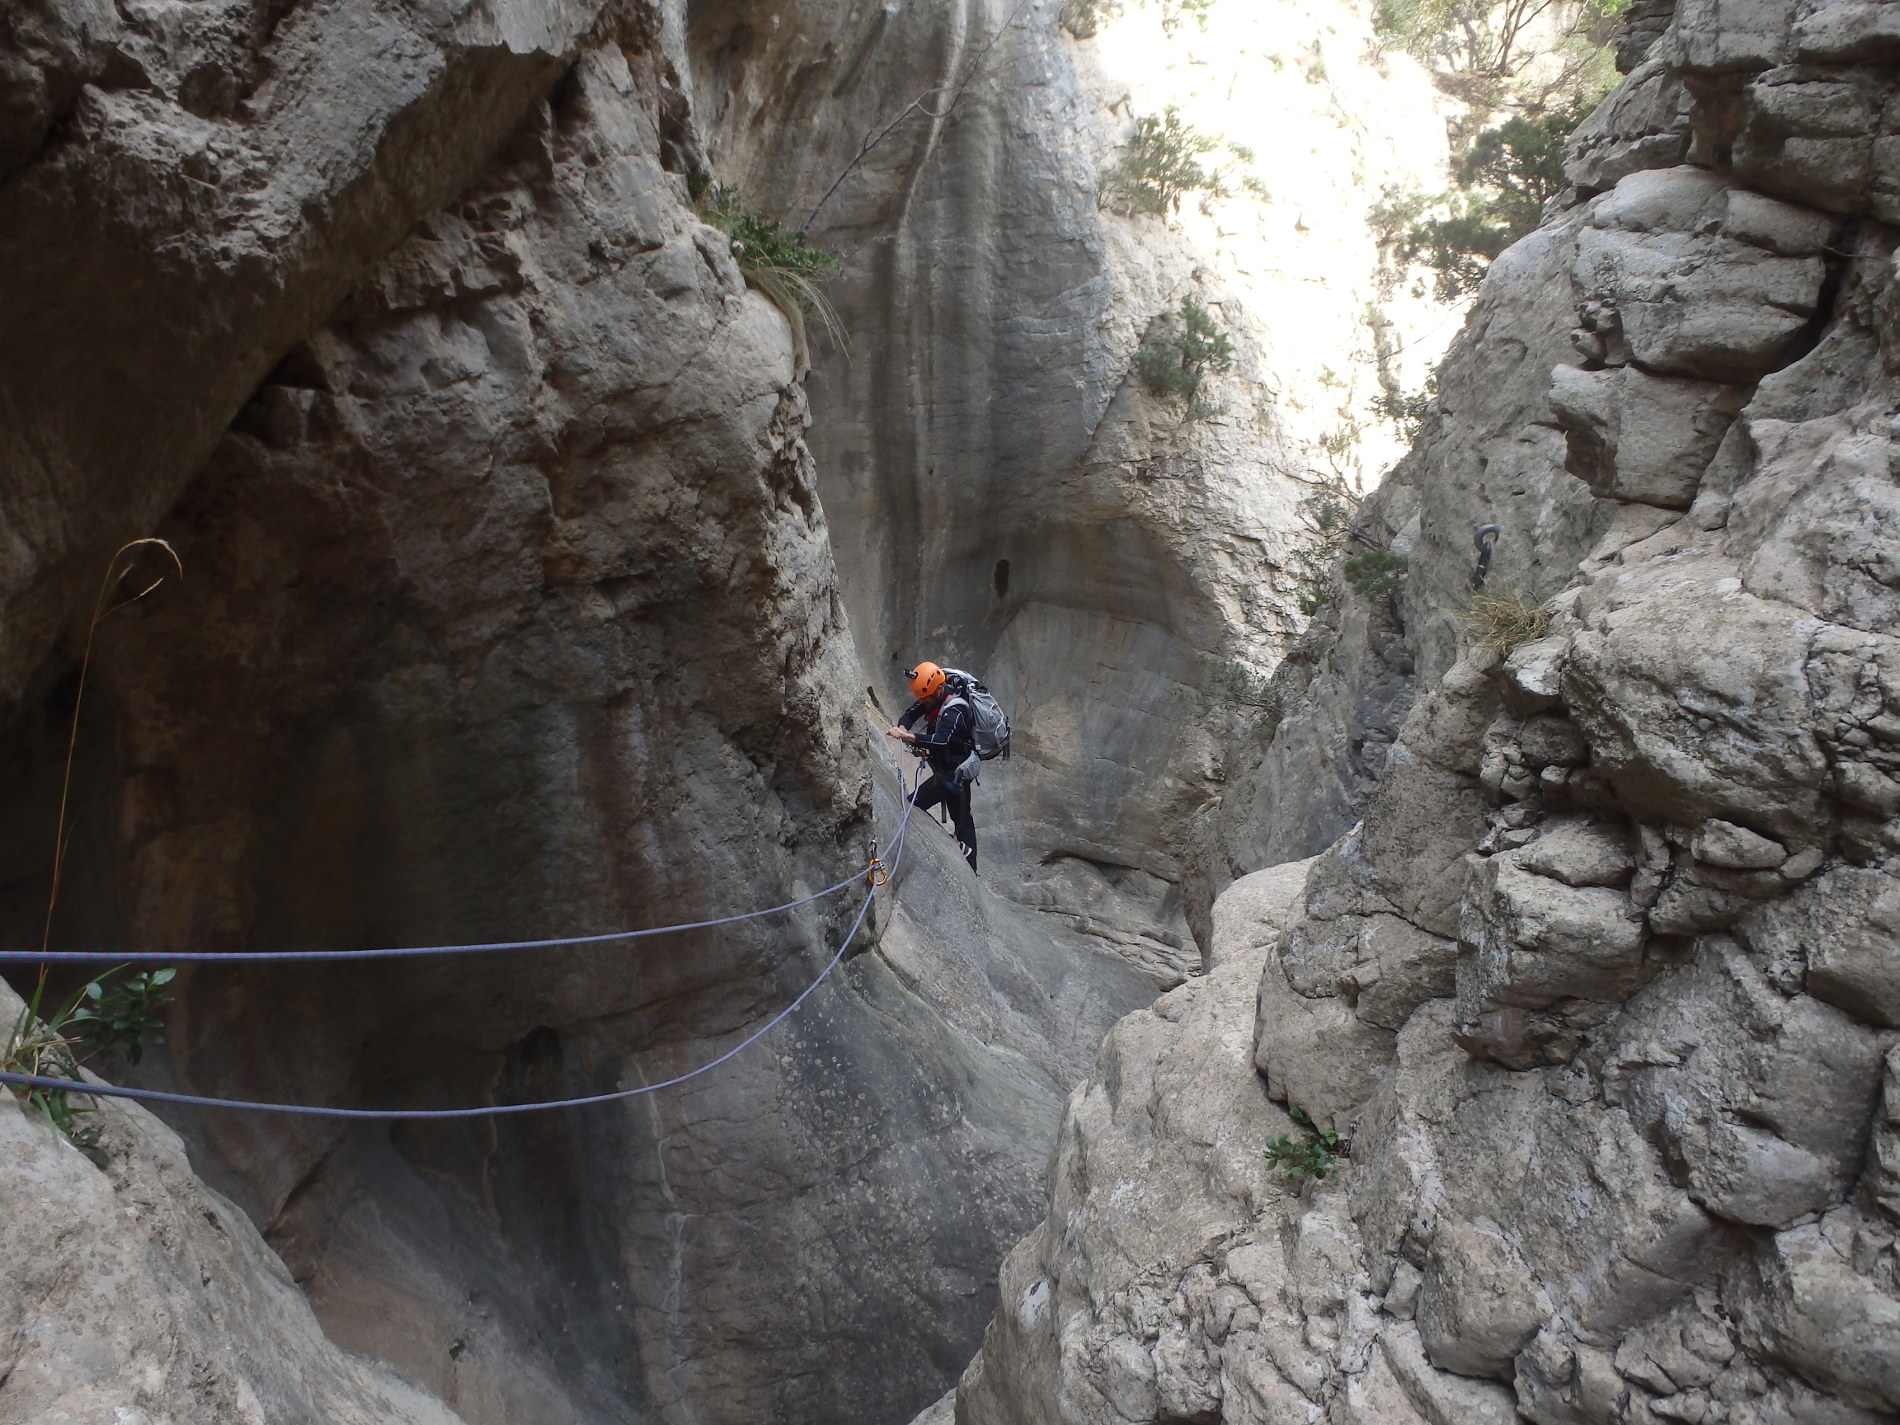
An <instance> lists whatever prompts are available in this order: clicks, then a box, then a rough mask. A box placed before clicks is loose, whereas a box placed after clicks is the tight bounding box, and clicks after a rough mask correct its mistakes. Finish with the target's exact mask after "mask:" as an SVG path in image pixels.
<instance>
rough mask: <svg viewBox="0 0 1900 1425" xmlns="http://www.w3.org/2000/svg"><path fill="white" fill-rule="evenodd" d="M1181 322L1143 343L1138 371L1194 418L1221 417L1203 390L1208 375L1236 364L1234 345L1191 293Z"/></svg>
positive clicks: (1183, 302) (1184, 303) (1183, 303)
mask: <svg viewBox="0 0 1900 1425" xmlns="http://www.w3.org/2000/svg"><path fill="white" fill-rule="evenodd" d="M1179 319H1180V329H1179V330H1178V331H1176V332H1171V333H1169V334H1167V335H1163V336H1155V337H1150V338H1149V339H1148V340H1147V341H1145V342H1143V343H1142V346H1141V350H1139V351H1137V352H1136V353H1135V372H1136V374H1137V375H1139V376H1140V377H1141V380H1142V384H1143V385H1145V386H1146V387H1147V388H1148V389H1149V390H1150V391H1152V392H1154V393H1155V394H1156V395H1157V396H1179V397H1180V398H1181V399H1183V400H1185V401H1186V402H1187V403H1188V410H1189V413H1190V414H1191V415H1193V416H1195V417H1197V418H1203V417H1207V416H1212V415H1218V414H1219V413H1220V409H1221V408H1220V407H1218V406H1213V405H1210V404H1208V403H1207V402H1206V401H1204V400H1202V399H1201V389H1202V386H1203V384H1204V383H1205V382H1206V380H1207V376H1208V373H1209V372H1215V371H1225V370H1227V369H1228V368H1229V367H1231V366H1232V365H1233V364H1234V343H1233V341H1232V340H1231V339H1230V338H1229V337H1228V335H1227V333H1226V332H1224V331H1222V330H1221V327H1220V323H1219V322H1217V321H1216V320H1215V319H1214V314H1213V313H1212V312H1210V311H1208V310H1207V308H1206V307H1203V306H1202V305H1201V304H1200V303H1199V302H1198V301H1196V300H1195V299H1194V297H1193V295H1192V294H1191V293H1190V294H1189V295H1188V296H1186V297H1183V298H1182V299H1181V308H1180V312H1179Z"/></svg>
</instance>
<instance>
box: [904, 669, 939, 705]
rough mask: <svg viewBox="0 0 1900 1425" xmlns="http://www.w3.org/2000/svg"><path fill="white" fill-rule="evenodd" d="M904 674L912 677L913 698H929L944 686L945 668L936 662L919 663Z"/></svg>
mask: <svg viewBox="0 0 1900 1425" xmlns="http://www.w3.org/2000/svg"><path fill="white" fill-rule="evenodd" d="M904 676H905V677H906V678H908V679H910V695H911V696H912V697H913V698H928V697H930V696H932V695H933V694H935V693H936V692H937V691H938V690H939V689H940V688H942V687H943V669H941V668H939V667H938V666H937V665H936V664H935V663H919V664H918V665H917V666H916V667H915V668H913V669H911V670H910V671H909V672H908V673H906V674H905V675H904Z"/></svg>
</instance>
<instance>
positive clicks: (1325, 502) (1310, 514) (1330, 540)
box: [1293, 480, 1359, 618]
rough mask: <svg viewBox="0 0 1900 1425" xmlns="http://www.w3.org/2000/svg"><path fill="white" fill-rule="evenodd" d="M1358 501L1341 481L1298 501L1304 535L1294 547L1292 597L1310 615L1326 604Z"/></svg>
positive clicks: (1335, 481) (1334, 481) (1304, 612)
mask: <svg viewBox="0 0 1900 1425" xmlns="http://www.w3.org/2000/svg"><path fill="white" fill-rule="evenodd" d="M1358 507H1359V502H1358V500H1356V499H1355V498H1354V497H1353V495H1352V494H1351V492H1350V491H1348V490H1347V489H1346V486H1345V484H1344V482H1343V481H1340V480H1332V481H1329V482H1327V483H1326V484H1324V485H1321V486H1320V487H1319V488H1318V489H1317V490H1315V491H1314V492H1313V493H1312V494H1310V495H1308V496H1306V498H1305V499H1303V500H1301V501H1300V505H1299V514H1300V522H1301V523H1302V524H1303V525H1304V526H1305V529H1304V530H1303V534H1304V536H1305V537H1304V538H1303V539H1301V540H1300V542H1299V543H1298V544H1297V545H1296V546H1295V547H1294V551H1293V579H1294V599H1295V602H1296V603H1297V604H1298V605H1299V609H1300V612H1301V613H1303V614H1305V615H1306V616H1307V617H1309V618H1311V617H1312V616H1313V615H1314V614H1316V613H1318V612H1319V611H1320V610H1321V609H1322V608H1324V607H1325V606H1326V601H1327V599H1328V598H1329V597H1330V594H1331V589H1332V582H1333V566H1334V565H1335V564H1337V563H1338V561H1339V552H1340V549H1341V548H1342V547H1343V545H1344V544H1345V540H1346V531H1347V530H1348V529H1349V528H1351V526H1352V517H1353V513H1354V512H1355V511H1356V510H1357V509H1358Z"/></svg>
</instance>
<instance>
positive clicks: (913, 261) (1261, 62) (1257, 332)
mask: <svg viewBox="0 0 1900 1425" xmlns="http://www.w3.org/2000/svg"><path fill="white" fill-rule="evenodd" d="M1110 8H1111V7H1094V6H1076V5H1059V4H1055V3H1052V0H1042V3H1030V4H1016V3H1010V0H957V3H953V4H947V5H914V4H913V5H897V6H891V5H883V4H870V3H858V4H851V5H840V6H835V7H821V6H807V7H800V8H798V9H796V10H790V11H784V12H775V13H774V14H773V15H772V17H771V19H770V21H769V22H768V21H766V20H765V19H763V18H762V17H761V15H760V14H759V12H758V11H757V9H756V7H754V6H752V5H748V4H734V3H729V2H728V3H699V4H695V5H692V6H690V7H689V23H688V24H687V26H686V28H685V33H686V34H687V36H688V39H689V41H690V53H689V54H688V55H687V56H685V57H684V58H683V59H682V61H681V67H682V69H683V70H684V71H686V72H687V73H688V75H689V76H690V78H691V80H692V82H693V84H694V85H695V86H696V88H695V92H696V94H697V95H698V96H699V97H698V98H697V99H696V104H695V107H696V110H697V111H698V112H699V113H700V114H701V115H702V122H703V128H704V131H705V134H706V151H707V154H708V158H709V161H710V163H711V166H712V168H713V170H714V172H715V174H716V176H717V177H719V178H720V179H722V180H725V181H731V182H734V183H737V184H738V185H739V186H740V187H741V188H742V190H743V191H744V192H746V193H748V194H753V195H756V196H757V197H758V199H759V200H760V201H761V202H762V203H763V205H764V206H765V207H766V208H767V209H768V210H770V211H773V212H785V213H789V214H792V215H794V217H795V219H796V220H797V221H800V222H803V221H805V216H804V215H807V214H809V215H811V216H812V230H813V233H814V234H815V236H816V238H817V239H818V240H819V241H821V242H822V243H823V244H824V245H826V246H828V247H831V248H833V249H835V250H837V251H839V252H841V253H843V254H844V255H845V259H846V261H845V267H844V270H843V273H842V275H841V277H840V278H839V280H838V281H837V282H836V283H835V284H834V285H833V287H832V288H831V291H832V293H833V295H834V297H835V298H836V300H837V303H838V310H839V312H840V314H841V316H842V318H843V323H844V326H845V328H846V330H847V331H848V332H849V333H850V334H851V338H850V344H849V346H848V348H846V349H842V350H841V349H838V348H837V347H835V346H833V345H830V344H827V343H825V342H822V341H821V342H819V343H818V345H817V355H816V357H815V361H816V369H815V370H814V373H813V378H812V381H811V390H812V401H813V408H814V413H815V419H814V430H813V435H812V441H813V448H814V450H815V452H816V454H817V456H818V459H819V489H820V492H821V494H822V496H823V499H824V504H825V508H826V511H827V514H828V517H829V519H830V524H831V529H832V534H833V543H834V548H835V549H836V551H837V556H838V559H839V566H840V574H841V578H842V581H843V584H844V589H845V598H846V603H847V606H848V608H849V611H850V617H851V626H852V630H853V634H854V636H855V638H856V643H857V647H858V650H859V653H860V655H861V658H862V662H863V666H864V668H865V670H866V675H867V677H868V678H869V679H871V680H872V681H873V683H874V685H875V689H876V692H877V694H878V696H880V697H881V698H885V699H887V700H888V699H892V698H894V697H899V696H901V687H900V681H899V677H898V674H899V673H900V672H901V670H902V669H904V668H905V667H907V666H909V664H910V663H912V662H914V661H916V660H917V659H918V658H921V657H933V658H938V659H941V660H942V661H945V662H949V663H953V664H958V665H961V666H967V667H971V668H974V669H976V670H978V671H979V672H980V673H981V675H982V676H983V677H984V678H985V679H986V680H987V682H988V683H989V685H990V686H991V687H992V688H993V689H994V690H995V691H996V692H997V693H998V695H999V696H1000V697H1001V698H1002V700H1003V702H1004V704H1005V706H1006V707H1008V708H1009V709H1010V711H1011V712H1012V714H1013V715H1014V717H1015V719H1016V722H1017V725H1018V728H1019V735H1018V737H1017V739H1016V744H1015V756H1014V759H1013V760H1012V762H1011V763H1010V764H1009V765H1008V766H1006V767H1001V768H997V769H994V770H993V771H992V773H991V774H990V775H989V776H986V777H985V779H984V782H983V785H982V787H981V788H980V789H979V792H978V796H977V812H978V822H979V839H980V840H981V842H982V845H983V848H984V856H985V858H986V862H985V864H986V865H989V866H994V867H996V868H998V873H997V874H994V875H991V876H990V877H989V879H990V881H991V884H992V887H993V889H995V890H997V891H998V892H999V893H1000V894H1002V895H1004V896H1006V897H1009V898H1010V899H1012V900H1014V901H1016V902H1017V903H1018V904H1019V905H1021V906H1023V907H1025V908H1027V909H1028V910H1031V911H1033V912H1035V914H1034V915H1033V916H1031V917H1030V923H1032V924H1039V925H1042V926H1044V927H1046V928H1047V929H1048V930H1049V931H1050V932H1053V933H1057V934H1069V933H1074V932H1081V933H1082V934H1084V935H1086V936H1088V937H1090V938H1091V939H1093V940H1095V941H1099V942H1106V943H1108V944H1110V945H1112V946H1114V947H1116V949H1117V950H1118V951H1119V952H1120V953H1122V954H1124V955H1126V956H1128V957H1129V958H1131V959H1133V960H1134V961H1135V962H1136V963H1138V964H1140V965H1142V966H1144V967H1145V968H1147V969H1149V970H1150V972H1151V973H1153V974H1155V975H1156V976H1157V978H1158V979H1159V980H1160V981H1161V982H1162V983H1164V984H1167V983H1174V982H1177V981H1178V980H1179V978H1180V977H1181V975H1182V974H1184V973H1185V972H1186V971H1188V970H1189V969H1191V968H1194V967H1196V966H1197V965H1198V963H1199V958H1200V951H1199V947H1198V946H1197V945H1196V944H1195V943H1194V942H1193V941H1192V939H1191V938H1190V935H1189V932H1188V927H1187V925H1186V922H1185V918H1184V915H1183V895H1182V882H1183V879H1184V877H1185V875H1186V874H1187V866H1186V862H1185V858H1184V856H1183V854H1182V848H1183V847H1184V846H1185V845H1186V844H1187V842H1188V839H1189V828H1190V827H1192V826H1193V825H1194V824H1195V823H1196V822H1197V820H1199V819H1201V818H1202V817H1203V815H1204V813H1205V811H1206V810H1207V808H1208V807H1209V806H1210V805H1211V804H1212V803H1213V802H1214V800H1215V799H1216V798H1218V797H1219V796H1220V794H1221V792H1222V789H1223V786H1224V784H1225V782H1226V780H1227V767H1226V763H1227V760H1228V757H1229V748H1228V746H1227V744H1226V743H1225V741H1224V740H1223V738H1222V737H1221V736H1220V735H1219V733H1220V730H1221V729H1220V726H1219V724H1220V719H1218V718H1216V719H1211V720H1210V719H1208V718H1206V717H1204V716H1202V714H1201V711H1200V709H1199V703H1200V700H1201V699H1202V696H1203V690H1204V688H1205V686H1206V684H1207V681H1208V671H1209V665H1210V664H1215V665H1223V664H1229V663H1234V662H1238V663H1240V664H1243V665H1245V666H1247V667H1249V668H1251V669H1254V670H1259V671H1268V670H1271V668H1272V667H1273V666H1274V665H1275V663H1276V662H1277V661H1278V659H1279V658H1280V656H1281V655H1282V653H1283V652H1284V650H1285V648H1286V647H1287V645H1288V644H1289V643H1290V642H1291V641H1292V640H1293V638H1294V636H1295V634H1296V632H1297V631H1298V630H1299V629H1300V628H1301V627H1302V626H1303V625H1304V623H1305V615H1304V614H1303V613H1302V612H1301V610H1300V601H1301V596H1302V594H1303V593H1305V592H1307V591H1306V590H1305V589H1304V588H1303V586H1302V582H1301V581H1302V577H1303V566H1302V564H1301V562H1300V559H1299V553H1300V551H1301V550H1302V549H1303V547H1304V546H1305V545H1306V544H1308V543H1309V542H1310V540H1311V539H1312V535H1313V532H1312V529H1311V527H1310V523H1309V521H1308V519H1307V517H1306V516H1305V514H1304V513H1303V512H1302V508H1301V507H1302V503H1303V501H1305V500H1307V499H1308V498H1309V497H1311V496H1312V495H1313V494H1314V493H1315V491H1316V490H1318V489H1319V488H1321V484H1320V482H1321V480H1322V478H1324V479H1326V480H1330V481H1335V482H1338V483H1340V484H1341V485H1342V486H1346V487H1352V486H1355V485H1358V484H1362V483H1364V484H1369V483H1370V482H1371V480H1372V479H1374V478H1376V476H1377V475H1378V473H1379V472H1380V470H1381V469H1382V468H1383V467H1382V462H1383V461H1384V460H1385V459H1386V457H1387V456H1388V455H1390V454H1395V453H1396V452H1395V451H1394V450H1393V448H1392V440H1391V430H1390V428H1389V427H1387V426H1381V425H1379V424H1378V423H1376V422H1369V421H1366V420H1364V419H1363V416H1362V414H1361V415H1356V414H1355V413H1363V412H1364V411H1365V410H1366V409H1367V407H1368V405H1369V400H1370V396H1371V395H1372V394H1375V393H1376V392H1377V391H1378V390H1379V389H1380V387H1379V378H1380V366H1379V360H1378V354H1377V351H1376V350H1375V348H1376V346H1377V341H1378V339H1379V332H1378V331H1376V330H1375V326H1374V325H1371V324H1369V320H1371V319H1369V317H1368V313H1369V312H1370V313H1372V317H1373V318H1376V320H1377V321H1378V322H1383V323H1384V324H1385V326H1384V328H1383V330H1385V331H1386V333H1387V337H1388V338H1389V340H1390V341H1391V342H1393V343H1394V344H1403V343H1405V342H1411V343H1412V344H1413V346H1414V347H1415V350H1413V351H1412V352H1411V353H1410V354H1408V355H1407V356H1406V357H1405V358H1404V360H1405V361H1406V362H1409V363H1410V365H1409V366H1407V367H1406V368H1405V370H1406V372H1407V373H1408V379H1410V380H1412V381H1413V382H1414V384H1416V383H1417V382H1418V381H1420V380H1422V378H1423V374H1424V371H1425V370H1426V369H1427V366H1426V361H1427V358H1428V356H1429V355H1430V354H1431V353H1432V352H1433V351H1434V350H1435V348H1434V347H1433V345H1432V343H1433V341H1434V340H1436V341H1437V342H1438V343H1439V344H1440V345H1441V346H1442V342H1443V340H1444V336H1443V334H1442V333H1435V328H1437V327H1442V326H1444V325H1445V324H1446V322H1445V312H1444V310H1443V309H1441V308H1439V307H1438V306H1437V305H1436V304H1434V303H1431V302H1420V301H1417V300H1414V299H1412V298H1410V297H1408V296H1407V295H1406V294H1405V293H1404V292H1403V291H1400V290H1393V289H1392V287H1391V284H1390V283H1382V280H1381V276H1382V274H1381V268H1380V263H1379V256H1378V252H1377V246H1376V243H1375V241H1374V236H1373V234H1372V232H1371V230H1370V229H1369V227H1368V225H1367V211H1368V209H1369V208H1370V207H1371V206H1372V204H1373V203H1374V202H1375V201H1376V199H1377V195H1378V193H1379V191H1380V189H1381V188H1382V187H1384V186H1387V185H1392V186H1399V187H1405V186H1422V187H1434V186H1438V185H1441V184H1442V182H1443V166H1444V163H1445V156H1446V145H1445V141H1444V125H1443V122H1442V114H1441V112H1440V102H1439V101H1438V100H1437V98H1436V96H1435V94H1434V92H1433V90H1432V88H1431V86H1430V84H1429V83H1428V82H1427V80H1426V77H1425V76H1424V74H1423V73H1422V72H1421V71H1420V70H1419V69H1418V67H1417V66H1416V65H1415V64H1413V63H1412V62H1411V61H1410V60H1409V59H1407V58H1405V57H1403V56H1394V57H1386V58H1383V59H1376V60H1375V59H1372V58H1369V57H1368V56H1369V55H1373V54H1374V52H1375V49H1376V47H1375V45H1374V40H1373V35H1372V32H1371V27H1370V22H1369V20H1368V18H1367V16H1366V15H1364V14H1362V13H1360V12H1358V11H1357V10H1355V9H1354V8H1352V7H1350V6H1346V5H1334V4H1330V3H1272V4H1252V3H1250V4H1242V5H1229V4H1222V5H1216V6H1213V7H1211V8H1209V9H1208V10H1207V12H1206V13H1205V14H1204V15H1203V16H1201V17H1200V19H1199V20H1198V21H1197V20H1195V19H1190V18H1182V17H1176V18H1177V23H1174V24H1171V25H1164V12H1163V10H1162V8H1161V7H1159V6H1153V5H1132V4H1131V5H1128V6H1125V7H1118V9H1119V13H1117V14H1115V15H1114V17H1113V18H1109V17H1108V12H1109V10H1110ZM1097 9H1100V10H1101V11H1102V12H1103V14H1102V15H1101V16H1100V17H1096V18H1090V19H1087V20H1084V18H1083V15H1084V13H1087V14H1089V15H1093V14H1094V12H1095V11H1096V10H1097ZM1169 108H1174V109H1178V111H1179V115H1180V117H1181V118H1182V121H1183V122H1185V123H1188V124H1189V125H1190V126H1191V128H1192V129H1193V131H1194V132H1196V133H1199V134H1201V135H1203V136H1205V137H1206V138H1207V139H1208V141H1209V142H1216V141H1218V142H1220V143H1221V144H1223V145H1233V146H1235V147H1221V148H1219V149H1217V150H1216V151H1215V152H1214V153H1213V154H1211V155H1209V156H1207V157H1206V158H1205V159H1204V162H1205V164H1206V166H1207V167H1208V168H1209V169H1220V170H1222V171H1223V172H1224V174H1225V177H1224V179H1223V180H1222V184H1221V191H1218V192H1216V191H1211V190H1191V191H1189V192H1187V193H1186V194H1185V195H1184V196H1183V197H1182V199H1181V200H1180V203H1179V211H1178V212H1174V213H1170V214H1147V213H1129V212H1127V211H1123V209H1125V207H1126V205H1125V204H1124V203H1122V202H1121V199H1120V196H1119V195H1118V191H1117V186H1116V183H1115V180H1114V173H1115V170H1116V167H1117V165H1118V164H1119V163H1120V162H1121V161H1122V160H1123V158H1124V157H1125V156H1126V153H1127V148H1126V144H1127V142H1128V140H1129V137H1130V134H1131V133H1132V131H1133V129H1134V127H1135V124H1136V120H1137V119H1138V118H1139V117H1141V116H1143V115H1149V116H1155V115H1159V114H1161V113H1162V112H1163V111H1164V110H1167V109H1169ZM870 138H875V139H877V140H878V142H877V143H876V145H875V146H874V147H872V148H870V150H869V151H868V152H866V153H863V155H862V158H861V160H860V159H859V154H860V150H861V148H863V145H864V141H865V140H866V139H870ZM1243 155H1244V157H1243ZM1184 298H1194V299H1196V300H1198V301H1200V302H1202V303H1203V304H1204V305H1206V306H1207V308H1208V310H1209V311H1210V312H1212V313H1213V314H1214V315H1215V318H1216V320H1217V322H1218V323H1219V324H1220V326H1221V328H1222V329H1223V330H1224V331H1225V332H1226V333H1227V334H1228V335H1229V336H1230V337H1231V339H1232V341H1233V343H1234V347H1235V357H1234V364H1233V367H1232V369H1231V370H1230V371H1228V372H1227V373H1225V374H1223V375H1217V376H1212V377H1210V380H1209V383H1208V387H1207V390H1206V392H1205V394H1204V401H1205V403H1206V404H1207V405H1209V406H1212V407H1218V409H1217V410H1214V411H1212V412H1211V413H1210V414H1207V415H1203V416H1196V415H1195V414H1193V413H1192V412H1191V411H1190V410H1189V408H1188V403H1187V402H1185V401H1182V400H1179V399H1178V398H1172V397H1167V396H1158V395H1156V394H1155V393H1154V392H1152V391H1151V390H1149V389H1148V387H1147V386H1146V385H1145V384H1144V383H1143V381H1142V380H1141V379H1140V377H1139V376H1138V375H1137V374H1136V372H1135V358H1136V354H1137V352H1138V350H1139V349H1140V348H1141V346H1142V344H1143V343H1144V342H1146V341H1149V340H1151V339H1153V338H1155V337H1157V336H1159V335H1162V334H1164V333H1166V332H1168V331H1170V330H1171V329H1173V328H1172V326H1171V324H1172V323H1175V322H1176V321H1177V320H1178V318H1177V317H1176V313H1177V312H1178V309H1179V307H1180V305H1181V303H1182V301H1183V299H1184ZM1394 360H1395V361H1396V360H1397V358H1394ZM1394 369H1395V370H1396V369H1397V368H1396V367H1395V368H1394ZM1347 821H1350V817H1348V818H1347ZM1345 824H1346V822H1339V823H1338V824H1336V825H1334V826H1333V827H1332V830H1331V832H1330V833H1329V838H1328V839H1330V835H1336V834H1337V832H1338V831H1339V830H1340V829H1342V828H1343V826H1344V825H1345Z"/></svg>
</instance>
